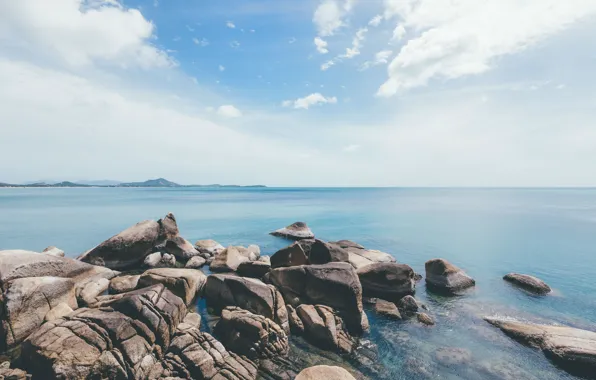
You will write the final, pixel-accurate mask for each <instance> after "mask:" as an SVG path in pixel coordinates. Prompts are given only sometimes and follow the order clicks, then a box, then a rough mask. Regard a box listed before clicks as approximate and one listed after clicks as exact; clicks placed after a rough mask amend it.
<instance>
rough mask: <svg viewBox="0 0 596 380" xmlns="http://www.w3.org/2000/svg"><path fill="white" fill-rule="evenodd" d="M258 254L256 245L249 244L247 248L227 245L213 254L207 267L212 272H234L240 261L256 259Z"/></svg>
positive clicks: (259, 253)
mask: <svg viewBox="0 0 596 380" xmlns="http://www.w3.org/2000/svg"><path fill="white" fill-rule="evenodd" d="M260 255H261V250H260V248H259V247H258V246H256V245H250V246H248V248H245V247H241V246H229V247H228V248H226V249H224V250H223V251H219V252H218V253H216V254H215V256H214V258H213V261H212V262H211V265H210V267H209V268H210V269H211V270H212V271H213V272H234V271H236V269H238V266H239V265H240V264H241V263H244V262H247V261H256V260H257V259H258V258H259V256H260Z"/></svg>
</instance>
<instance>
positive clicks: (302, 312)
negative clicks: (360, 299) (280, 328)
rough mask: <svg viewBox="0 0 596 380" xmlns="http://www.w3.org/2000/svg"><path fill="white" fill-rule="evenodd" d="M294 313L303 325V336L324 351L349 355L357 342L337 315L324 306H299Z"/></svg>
mask: <svg viewBox="0 0 596 380" xmlns="http://www.w3.org/2000/svg"><path fill="white" fill-rule="evenodd" d="M296 313H297V314H298V316H299V317H300V319H301V320H302V323H303V325H304V336H305V337H306V339H307V340H308V341H309V342H311V343H312V344H314V345H316V346H318V347H320V348H323V349H325V350H332V351H337V352H340V353H344V354H350V353H352V352H353V351H354V349H355V347H356V345H357V341H356V340H355V339H354V338H352V336H351V335H350V333H349V332H348V330H347V328H346V326H345V323H344V321H343V319H342V318H341V317H340V316H339V315H338V313H337V312H336V311H335V310H333V309H332V308H330V307H329V306H324V305H300V306H298V308H297V309H296Z"/></svg>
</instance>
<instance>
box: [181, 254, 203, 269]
mask: <svg viewBox="0 0 596 380" xmlns="http://www.w3.org/2000/svg"><path fill="white" fill-rule="evenodd" d="M206 263H207V260H205V259H204V258H203V257H201V256H195V257H192V258H191V259H190V260H188V261H187V262H186V264H185V265H184V267H185V268H188V269H199V268H200V267H202V266H203V265H205V264H206Z"/></svg>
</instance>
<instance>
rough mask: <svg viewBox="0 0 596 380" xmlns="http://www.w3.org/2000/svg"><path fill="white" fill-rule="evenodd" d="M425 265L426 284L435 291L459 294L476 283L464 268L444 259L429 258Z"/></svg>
mask: <svg viewBox="0 0 596 380" xmlns="http://www.w3.org/2000/svg"><path fill="white" fill-rule="evenodd" d="M424 267H425V269H426V286H427V287H428V288H429V289H431V290H433V291H437V292H441V293H446V294H457V293H458V292H461V291H463V290H465V289H467V288H470V287H472V286H474V285H475V284H476V282H475V281H474V279H472V278H471V277H470V276H468V275H467V274H466V273H465V272H464V271H463V270H461V269H459V268H458V267H456V266H455V265H453V264H451V263H450V262H449V261H447V260H444V259H433V260H429V261H427V262H426V263H425V264H424Z"/></svg>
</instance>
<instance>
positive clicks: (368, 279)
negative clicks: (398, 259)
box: [357, 263, 416, 302]
mask: <svg viewBox="0 0 596 380" xmlns="http://www.w3.org/2000/svg"><path fill="white" fill-rule="evenodd" d="M357 273H358V278H359V279H360V283H361V284H362V290H363V292H364V295H365V296H367V297H378V298H382V299H385V300H388V301H394V302H397V301H398V300H400V299H401V298H402V297H404V296H406V295H410V294H413V293H414V288H415V286H416V282H415V281H414V270H413V269H412V268H410V267H409V266H408V265H405V264H397V263H375V264H370V265H367V266H365V267H363V268H360V269H359V270H358V272H357Z"/></svg>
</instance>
